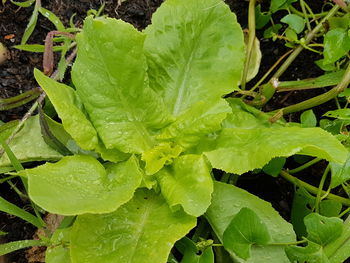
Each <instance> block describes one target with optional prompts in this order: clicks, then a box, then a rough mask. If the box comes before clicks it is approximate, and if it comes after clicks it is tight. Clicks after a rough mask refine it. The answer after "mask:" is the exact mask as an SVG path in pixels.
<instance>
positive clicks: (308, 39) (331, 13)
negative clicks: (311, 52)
mask: <svg viewBox="0 0 350 263" xmlns="http://www.w3.org/2000/svg"><path fill="white" fill-rule="evenodd" d="M338 9H339V6H337V5H335V6H334V7H333V8H332V9H331V10H329V12H327V15H326V16H325V17H324V18H323V19H322V21H321V22H320V23H319V24H318V25H317V26H316V27H315V28H314V29H313V30H312V31H311V32H309V33H308V34H307V36H306V38H305V42H304V45H308V44H309V43H310V42H311V40H312V39H313V38H314V37H315V35H316V34H317V33H318V32H319V31H320V30H321V29H322V27H323V23H325V22H326V21H327V20H328V19H329V18H331V17H332V16H334V14H335V13H336V12H337V11H338ZM303 49H304V47H303V46H302V45H299V46H298V47H297V48H296V49H294V51H293V53H292V54H290V56H289V57H288V58H287V60H286V61H285V62H284V63H283V64H282V66H281V67H280V68H279V70H278V71H277V72H276V73H275V74H274V75H273V77H272V78H276V79H278V78H279V77H280V76H281V75H282V74H283V73H284V72H285V71H286V70H287V68H288V67H289V66H290V64H291V63H292V62H293V61H294V60H295V59H296V57H297V56H298V55H299V54H300V52H301V51H302V50H303Z"/></svg>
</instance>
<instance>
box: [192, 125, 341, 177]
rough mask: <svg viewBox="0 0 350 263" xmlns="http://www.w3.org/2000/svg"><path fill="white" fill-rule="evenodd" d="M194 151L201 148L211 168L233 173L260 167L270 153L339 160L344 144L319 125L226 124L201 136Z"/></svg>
mask: <svg viewBox="0 0 350 263" xmlns="http://www.w3.org/2000/svg"><path fill="white" fill-rule="evenodd" d="M198 151H199V152H204V154H205V155H206V156H207V157H208V159H209V161H210V163H211V164H212V166H213V167H214V168H218V169H221V170H224V171H226V172H230V173H236V174H242V173H245V172H248V171H251V170H253V169H257V168H262V167H263V166H264V165H265V164H266V163H268V162H269V161H270V160H271V159H272V158H274V157H288V156H291V155H294V154H296V153H298V154H304V155H310V156H316V157H319V158H324V159H326V160H328V161H336V162H339V163H342V162H344V161H345V160H346V156H347V150H346V149H345V147H344V146H342V145H341V143H340V142H339V141H338V140H337V139H336V138H334V137H333V136H331V135H330V134H328V133H327V132H325V131H323V130H322V129H319V128H307V129H305V128H299V127H277V126H275V127H271V128H254V129H244V128H226V129H223V130H222V131H221V133H219V134H218V135H217V136H216V137H215V136H210V137H208V138H207V139H206V140H202V141H201V144H200V147H198Z"/></svg>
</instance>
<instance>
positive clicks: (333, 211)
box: [320, 200, 343, 217]
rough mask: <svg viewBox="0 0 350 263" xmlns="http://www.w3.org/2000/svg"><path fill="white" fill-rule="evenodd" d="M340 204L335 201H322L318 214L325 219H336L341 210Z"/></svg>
mask: <svg viewBox="0 0 350 263" xmlns="http://www.w3.org/2000/svg"><path fill="white" fill-rule="evenodd" d="M342 207H343V205H342V203H340V202H338V201H335V200H322V202H321V203H320V214H321V215H323V216H327V217H337V216H339V214H340V212H341V210H342Z"/></svg>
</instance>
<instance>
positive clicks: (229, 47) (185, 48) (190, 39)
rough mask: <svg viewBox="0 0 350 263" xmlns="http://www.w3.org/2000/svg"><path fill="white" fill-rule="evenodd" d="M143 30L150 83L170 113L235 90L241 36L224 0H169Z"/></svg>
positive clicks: (241, 59) (241, 58) (177, 113)
mask: <svg viewBox="0 0 350 263" xmlns="http://www.w3.org/2000/svg"><path fill="white" fill-rule="evenodd" d="M145 33H146V35H147V37H146V40H145V52H146V56H147V62H148V65H149V69H148V72H149V78H150V86H151V88H152V89H154V90H155V91H156V92H157V93H158V94H160V95H161V96H162V97H163V99H164V102H165V105H166V106H167V107H168V109H169V112H171V113H172V114H173V115H174V116H180V115H181V114H183V113H184V112H186V111H188V110H189V108H191V107H192V106H193V105H195V104H197V103H198V102H202V103H203V102H204V103H208V104H209V105H212V103H211V102H216V101H217V100H218V99H220V98H221V97H222V96H223V95H225V94H227V93H229V92H232V91H233V90H237V83H238V81H239V80H240V76H241V71H242V69H243V63H244V41H243V34H242V30H241V28H240V26H239V24H238V23H237V21H236V17H235V15H234V14H233V13H232V12H231V11H230V9H229V7H228V6H227V5H226V4H225V3H224V2H223V1H217V0H207V1H202V0H188V1H186V4H184V3H183V1H182V0H168V1H166V2H164V4H162V6H161V7H160V8H159V9H158V10H157V12H156V13H155V14H154V15H153V17H152V24H151V25H150V26H148V27H147V28H146V30H145ZM213 87H215V88H213Z"/></svg>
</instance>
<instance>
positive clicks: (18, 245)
mask: <svg viewBox="0 0 350 263" xmlns="http://www.w3.org/2000/svg"><path fill="white" fill-rule="evenodd" d="M45 245H46V243H45V242H43V241H41V240H20V241H13V242H9V243H6V244H1V245H0V256H3V255H6V254H9V253H11V252H14V251H16V250H19V249H23V248H27V247H36V246H45Z"/></svg>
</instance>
